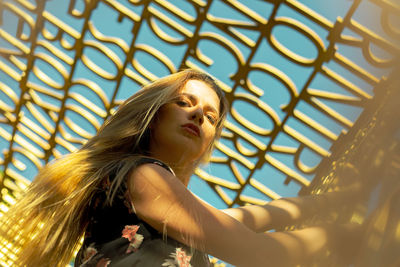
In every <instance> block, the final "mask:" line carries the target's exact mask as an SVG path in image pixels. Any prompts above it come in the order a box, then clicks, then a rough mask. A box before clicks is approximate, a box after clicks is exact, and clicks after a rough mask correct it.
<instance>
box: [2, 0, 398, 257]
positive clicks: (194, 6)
mask: <svg viewBox="0 0 400 267" xmlns="http://www.w3.org/2000/svg"><path fill="white" fill-rule="evenodd" d="M307 2H310V1H297V0H286V1H285V0H280V1H267V0H265V1H238V0H224V1H223V0H209V1H205V0H188V1H183V0H176V1H172V0H171V1H166V0H154V1H143V0H129V1H128V0H121V1H117V0H86V1H83V0H81V1H76V0H71V1H69V3H68V1H56V0H52V1H45V0H42V1H41V0H36V1H33V0H14V1H9V0H3V1H1V2H0V16H1V17H0V19H1V23H2V26H1V28H0V54H1V59H0V97H1V98H0V111H1V112H0V148H1V149H2V155H1V156H0V164H1V168H2V170H3V175H2V177H1V180H0V181H1V182H0V188H1V199H2V206H1V210H2V212H3V211H5V210H7V207H8V206H9V205H11V204H12V203H13V199H14V198H15V196H17V195H18V192H20V190H21V189H23V188H25V187H26V185H27V184H28V183H29V180H31V179H32V178H33V176H34V174H35V173H36V171H37V169H39V168H40V167H41V166H43V165H44V164H46V163H47V162H49V161H50V160H51V159H52V158H56V157H59V156H60V155H62V154H65V153H69V152H72V151H74V150H75V149H76V148H77V147H79V146H80V145H81V144H83V143H84V142H85V141H86V140H87V139H88V138H90V137H91V136H92V135H93V134H94V132H95V131H96V129H98V128H99V126H100V125H101V123H102V122H103V120H104V119H105V118H106V117H107V116H108V115H109V114H111V113H112V112H113V111H114V110H115V107H116V106H117V105H118V104H119V103H121V101H122V100H123V99H124V98H126V97H127V96H128V95H131V94H132V93H134V92H136V91H137V90H138V89H139V88H140V87H141V86H142V85H143V84H146V83H147V82H149V81H151V80H154V79H156V78H157V77H160V76H163V75H167V74H169V73H173V72H175V71H177V70H178V69H181V68H186V67H192V68H198V69H203V70H205V71H208V72H209V73H211V74H212V75H214V76H215V77H216V78H218V79H219V80H220V82H221V84H222V86H223V89H224V90H225V92H226V96H227V98H228V100H229V102H230V104H231V110H230V116H229V118H228V120H227V122H226V124H225V130H224V132H223V136H222V139H221V140H220V142H219V143H218V145H217V150H216V152H215V154H214V156H213V158H212V161H211V163H210V166H209V167H208V169H198V170H197V171H196V177H193V181H194V183H196V184H198V185H199V187H198V188H200V189H196V188H197V187H193V188H192V189H193V191H194V192H195V193H196V194H198V195H199V196H200V197H202V198H204V199H205V200H208V199H207V194H213V195H212V196H216V198H214V199H212V200H210V202H212V203H213V204H215V205H216V206H220V207H232V206H236V205H244V204H246V203H262V202H264V201H267V200H270V199H275V198H278V197H280V196H287V195H295V194H297V192H298V191H299V190H300V189H301V188H304V187H307V186H309V185H310V183H311V181H312V179H313V178H314V175H315V173H316V172H317V171H318V166H320V164H321V162H324V161H326V160H329V156H330V155H331V150H330V148H331V146H332V144H333V143H334V142H337V141H338V140H339V139H341V136H343V135H345V134H346V132H347V131H348V130H349V129H350V128H351V127H352V126H353V124H354V122H355V120H356V119H357V117H358V114H360V112H362V110H363V109H364V107H365V106H366V105H368V103H369V102H370V101H371V99H372V98H373V97H374V94H375V93H377V92H379V91H381V90H384V89H385V88H384V86H385V80H386V77H387V76H388V74H389V73H390V69H391V66H392V65H393V56H392V55H394V54H396V53H398V52H399V48H398V47H397V46H396V40H398V39H399V37H400V31H399V29H398V24H396V22H395V18H396V14H398V12H400V6H399V5H398V4H396V3H395V2H394V0H392V1H390V0H369V1H367V0H364V1H361V0H354V1H337V2H336V1H335V4H331V5H338V6H340V8H338V10H337V14H336V13H335V14H333V15H332V13H330V15H329V14H328V13H326V12H325V11H326V10H325V9H324V8H323V7H322V8H317V7H318V3H317V2H319V1H315V3H312V2H310V3H311V5H307ZM327 5H329V3H327ZM326 8H329V7H326ZM372 11H373V12H372ZM222 176H223V177H222ZM202 186H203V187H202ZM0 258H1V257H0Z"/></svg>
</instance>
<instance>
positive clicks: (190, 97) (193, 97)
mask: <svg viewBox="0 0 400 267" xmlns="http://www.w3.org/2000/svg"><path fill="white" fill-rule="evenodd" d="M182 95H184V96H186V97H188V98H189V99H190V101H192V102H194V103H197V101H198V98H197V96H195V95H192V94H189V93H182ZM207 106H208V108H209V109H211V111H212V112H213V113H215V114H216V115H217V116H219V112H218V110H217V109H216V108H214V107H213V106H212V105H207Z"/></svg>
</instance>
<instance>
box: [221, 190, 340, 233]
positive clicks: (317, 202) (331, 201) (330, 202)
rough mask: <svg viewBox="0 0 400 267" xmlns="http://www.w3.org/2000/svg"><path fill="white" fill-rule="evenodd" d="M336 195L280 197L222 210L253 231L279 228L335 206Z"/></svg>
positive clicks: (258, 231)
mask: <svg viewBox="0 0 400 267" xmlns="http://www.w3.org/2000/svg"><path fill="white" fill-rule="evenodd" d="M336 198H337V196H336V195H334V194H333V193H332V194H324V195H310V196H302V197H287V198H280V199H276V200H273V201H270V202H268V203H267V204H265V205H248V206H243V207H238V208H230V209H224V210H222V211H223V212H224V213H226V214H228V215H230V216H231V217H233V218H235V219H236V220H238V221H239V222H241V223H243V224H244V225H246V226H247V227H248V228H250V229H251V230H253V231H254V232H257V233H260V232H265V231H269V230H272V229H277V228H278V229H279V228H283V227H285V226H290V225H294V224H297V223H299V222H301V221H302V220H304V219H307V218H309V217H310V216H312V215H314V214H316V213H322V212H325V211H326V210H327V209H332V208H333V206H335V199H336Z"/></svg>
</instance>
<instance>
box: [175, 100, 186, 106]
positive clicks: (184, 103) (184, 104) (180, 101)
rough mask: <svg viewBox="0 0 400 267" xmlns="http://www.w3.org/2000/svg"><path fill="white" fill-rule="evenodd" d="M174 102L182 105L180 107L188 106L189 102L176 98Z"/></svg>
mask: <svg viewBox="0 0 400 267" xmlns="http://www.w3.org/2000/svg"><path fill="white" fill-rule="evenodd" d="M176 103H177V104H178V105H179V106H182V107H186V106H189V103H188V102H187V101H185V100H178V101H176Z"/></svg>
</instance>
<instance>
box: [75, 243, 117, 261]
mask: <svg viewBox="0 0 400 267" xmlns="http://www.w3.org/2000/svg"><path fill="white" fill-rule="evenodd" d="M94 245H95V244H94V243H92V244H90V246H89V247H87V248H86V249H85V252H84V256H83V263H82V264H81V266H82V267H84V266H85V267H86V266H87V267H89V266H96V267H106V266H108V265H109V264H110V263H111V261H110V259H108V258H105V257H104V255H102V254H99V253H98V251H97V249H96V248H95V247H94Z"/></svg>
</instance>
